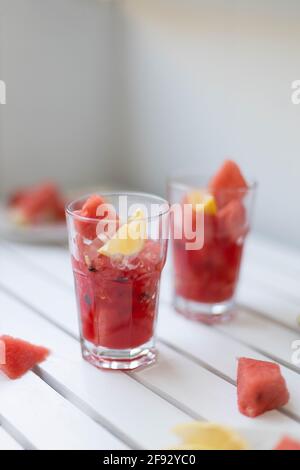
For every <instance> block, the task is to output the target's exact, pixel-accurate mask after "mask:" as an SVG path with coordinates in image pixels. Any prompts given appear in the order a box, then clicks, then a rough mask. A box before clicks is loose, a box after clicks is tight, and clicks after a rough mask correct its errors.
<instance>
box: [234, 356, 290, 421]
mask: <svg viewBox="0 0 300 470" xmlns="http://www.w3.org/2000/svg"><path fill="white" fill-rule="evenodd" d="M237 387H238V388H237V393H238V406H239V410H240V412H241V413H242V414H244V415H246V416H249V417H250V418H255V417H256V416H259V415H261V414H263V413H265V412H266V411H270V410H274V409H277V408H281V407H282V406H284V405H286V404H287V402H288V401H289V392H288V389H287V386H286V383H285V380H284V378H283V377H282V375H281V371H280V367H279V365H278V364H274V363H272V362H266V361H257V360H255V359H248V358H241V359H239V362H238V378H237Z"/></svg>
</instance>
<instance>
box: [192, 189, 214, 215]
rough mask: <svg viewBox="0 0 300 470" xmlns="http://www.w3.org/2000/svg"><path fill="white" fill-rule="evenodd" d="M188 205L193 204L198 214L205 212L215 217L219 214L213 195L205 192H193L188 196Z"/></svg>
mask: <svg viewBox="0 0 300 470" xmlns="http://www.w3.org/2000/svg"><path fill="white" fill-rule="evenodd" d="M187 203H188V204H192V206H193V209H194V210H195V211H196V212H200V211H202V210H204V212H205V214H209V215H215V214H216V213H217V203H216V200H215V198H214V196H213V195H212V194H209V193H206V192H205V191H193V192H191V193H190V194H188V196H187Z"/></svg>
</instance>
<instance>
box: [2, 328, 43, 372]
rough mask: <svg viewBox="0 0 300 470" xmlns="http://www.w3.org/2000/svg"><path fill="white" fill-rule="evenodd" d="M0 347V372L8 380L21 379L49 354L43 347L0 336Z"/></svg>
mask: <svg viewBox="0 0 300 470" xmlns="http://www.w3.org/2000/svg"><path fill="white" fill-rule="evenodd" d="M0 345H1V363H0V370H1V371H2V372H3V373H4V374H5V375H7V377H9V378H10V379H18V378H19V377H22V375H24V374H25V373H26V372H28V371H29V370H30V369H32V368H33V367H34V366H36V365H37V364H39V363H40V362H43V361H44V360H45V359H46V358H47V357H48V355H49V354H50V351H49V349H47V348H45V347H43V346H36V345H34V344H31V343H28V342H27V341H24V340H22V339H18V338H13V337H12V336H7V335H3V336H0Z"/></svg>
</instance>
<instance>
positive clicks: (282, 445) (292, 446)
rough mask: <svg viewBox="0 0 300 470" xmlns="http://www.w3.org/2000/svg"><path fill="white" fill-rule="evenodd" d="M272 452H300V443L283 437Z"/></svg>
mask: <svg viewBox="0 0 300 470" xmlns="http://www.w3.org/2000/svg"><path fill="white" fill-rule="evenodd" d="M274 450H300V442H299V441H296V440H295V439H292V438H291V437H288V436H285V437H284V438H283V439H282V440H281V441H280V442H279V443H278V444H277V446H276V447H275V448H274Z"/></svg>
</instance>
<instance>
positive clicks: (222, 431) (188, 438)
mask: <svg viewBox="0 0 300 470" xmlns="http://www.w3.org/2000/svg"><path fill="white" fill-rule="evenodd" d="M173 432H174V433H175V434H176V435H177V436H178V437H179V438H181V439H182V441H183V444H182V445H181V446H179V447H178V448H181V449H191V450H195V449H199V450H246V449H248V445H247V443H246V441H245V440H244V439H243V438H242V437H240V436H239V435H238V434H237V433H236V432H235V431H234V430H233V429H231V428H228V427H226V426H221V425H219V424H214V423H202V422H197V421H195V422H192V423H188V424H182V425H179V426H176V427H175V428H174V429H173Z"/></svg>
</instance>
